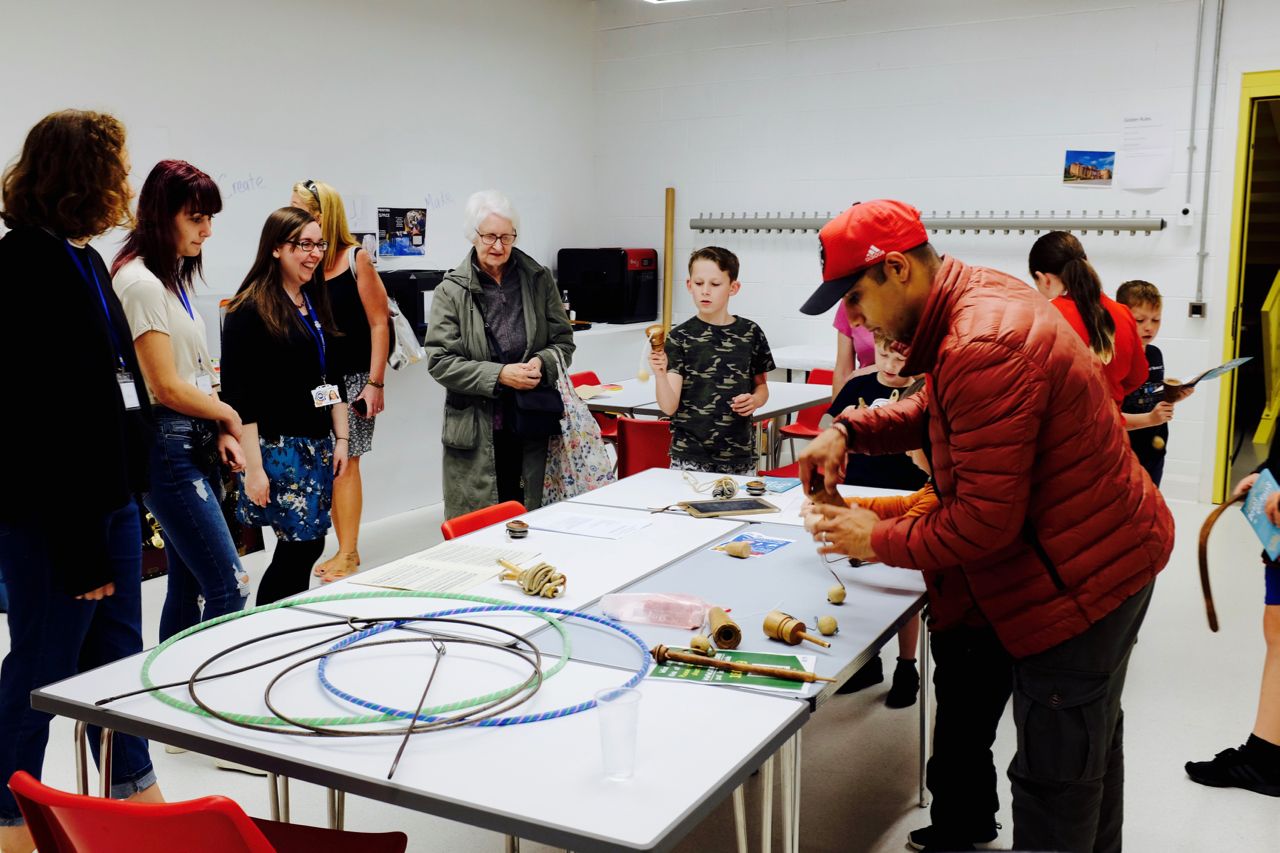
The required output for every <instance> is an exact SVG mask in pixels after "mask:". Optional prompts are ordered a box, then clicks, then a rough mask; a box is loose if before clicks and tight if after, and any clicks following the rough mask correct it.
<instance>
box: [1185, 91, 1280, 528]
mask: <svg viewBox="0 0 1280 853" xmlns="http://www.w3.org/2000/svg"><path fill="white" fill-rule="evenodd" d="M1242 77H1243V79H1242V81H1241V85H1240V126H1239V130H1238V132H1237V139H1236V179H1235V189H1234V190H1233V192H1232V194H1231V244H1230V245H1231V255H1230V261H1229V263H1228V266H1227V295H1226V300H1225V301H1224V305H1226V306H1227V308H1228V310H1226V311H1224V313H1225V314H1226V318H1225V319H1226V334H1225V335H1224V336H1223V352H1224V354H1225V358H1224V359H1223V360H1224V361H1225V360H1227V359H1231V358H1235V357H1236V356H1237V352H1236V348H1237V345H1238V341H1239V340H1240V322H1241V317H1240V312H1239V311H1238V310H1237V308H1238V306H1239V304H1240V297H1241V289H1242V287H1243V282H1242V281H1241V277H1242V276H1243V275H1244V260H1245V258H1244V254H1245V247H1244V235H1245V234H1246V233H1248V229H1249V220H1248V215H1249V167H1250V166H1251V165H1252V157H1251V156H1250V153H1251V152H1250V150H1249V149H1250V146H1251V144H1252V142H1253V121H1254V111H1253V103H1254V101H1256V100H1258V99H1259V98H1280V71H1253V72H1249V73H1246V74H1244V75H1242ZM1204 214H1205V211H1201V216H1203V215H1204ZM1238 376H1239V373H1238V371H1234V370H1233V371H1232V372H1231V373H1228V374H1227V375H1226V376H1224V377H1223V381H1224V385H1223V388H1222V395H1221V397H1220V398H1219V401H1218V443H1217V452H1216V456H1215V461H1214V476H1213V501H1214V503H1222V502H1223V501H1224V500H1226V498H1227V489H1228V488H1230V485H1231V484H1230V483H1229V482H1228V480H1229V479H1230V477H1231V458H1230V457H1231V436H1232V434H1233V432H1234V427H1235V401H1236V380H1237V378H1238Z"/></svg>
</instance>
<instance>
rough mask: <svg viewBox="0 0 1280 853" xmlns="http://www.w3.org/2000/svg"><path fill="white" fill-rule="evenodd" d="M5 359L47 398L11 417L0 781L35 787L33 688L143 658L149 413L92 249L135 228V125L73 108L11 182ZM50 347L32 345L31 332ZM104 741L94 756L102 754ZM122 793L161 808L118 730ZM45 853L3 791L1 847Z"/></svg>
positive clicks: (48, 124) (43, 716)
mask: <svg viewBox="0 0 1280 853" xmlns="http://www.w3.org/2000/svg"><path fill="white" fill-rule="evenodd" d="M2 186H3V190H2V191H3V211H2V212H0V216H2V217H3V219H4V222H5V224H6V225H7V226H9V228H11V229H13V230H11V231H9V233H7V234H6V235H5V237H4V239H3V240H0V294H3V299H4V303H3V308H2V309H0V363H3V364H5V365H8V366H9V367H10V368H11V369H12V370H16V371H17V373H15V374H14V375H15V376H17V375H19V374H20V375H21V376H22V377H23V378H24V380H25V381H26V382H27V385H28V386H29V387H30V388H31V389H32V390H33V392H34V393H35V394H36V396H35V398H33V400H31V401H28V402H26V403H23V404H19V403H18V401H17V400H16V399H15V400H14V402H13V403H12V405H11V409H12V411H10V412H9V413H8V414H7V415H6V417H3V418H0V446H2V447H4V448H6V450H7V451H8V453H7V458H6V462H5V479H6V488H4V489H0V567H3V573H4V579H5V585H6V587H7V589H8V593H9V599H10V608H9V617H8V621H9V642H10V644H9V654H8V655H7V656H6V657H5V659H4V666H3V670H0V780H7V779H8V778H9V777H10V776H11V775H13V773H14V772H15V771H17V770H26V771H27V772H28V773H31V774H32V775H34V776H36V777H39V776H40V772H41V767H42V765H43V764H44V752H45V744H46V743H47V741H48V738H49V719H50V715H49V714H47V713H44V712H41V711H36V710H33V709H32V708H31V700H30V696H31V691H32V690H34V689H37V688H40V687H43V686H45V685H46V684H51V683H53V682H55V681H59V680H61V679H64V678H69V677H70V676H72V675H75V674H76V673H78V672H84V671H87V670H90V669H94V668H95V667H99V666H102V665H104V664H107V663H110V662H112V661H115V660H119V659H120V658H124V657H128V656H129V655H132V654H135V653H137V652H140V651H142V630H141V623H142V532H141V528H140V523H139V515H138V507H137V504H136V503H135V502H134V495H136V494H138V493H140V492H142V491H145V490H146V486H147V451H148V447H149V443H150V404H149V402H148V399H147V388H146V385H145V383H144V382H143V376H142V373H141V372H140V371H139V369H138V363H137V360H136V359H135V358H134V353H133V347H132V346H130V345H129V342H130V340H131V336H130V334H129V324H128V323H127V322H126V320H125V315H124V312H123V311H122V310H121V308H120V302H119V301H118V300H117V299H116V295H115V292H114V291H113V290H112V289H111V276H110V275H109V274H108V272H107V267H106V264H104V263H103V261H102V257H101V256H100V255H99V254H98V253H97V252H96V251H94V250H93V248H92V247H90V246H89V240H90V239H91V238H93V237H96V236H98V235H100V234H103V233H104V232H106V231H109V230H110V229H112V228H115V227H117V226H120V225H125V226H127V225H129V224H130V223H131V217H130V214H129V199H130V191H129V156H128V154H127V153H126V151H125V132H124V126H123V125H121V124H120V122H119V121H118V120H116V119H115V118H113V117H112V116H109V115H104V114H102V113H94V112H83V111H80V110H64V111H62V112H58V113H53V114H51V115H48V116H46V117H45V118H43V119H41V120H40V121H39V122H38V123H37V124H36V126H35V127H33V128H32V129H31V131H30V133H28V134H27V139H26V142H25V143H24V145H23V147H22V153H21V155H19V157H18V159H17V160H16V161H15V162H14V163H13V165H11V166H10V167H9V168H8V169H6V170H5V172H4V177H3V184H2ZM33 334H35V335H37V336H39V337H40V338H41V339H42V340H43V342H44V345H42V346H40V347H39V348H38V350H33V349H32V348H31V343H30V342H31V340H32V335H33ZM98 741H99V737H98V735H97V733H96V732H93V733H91V734H90V737H89V744H90V746H91V748H92V749H93V752H94V757H95V758H96V757H97V754H98ZM111 795H112V796H113V797H117V798H121V799H123V798H126V797H127V798H130V799H134V800H140V801H145V802H159V801H160V799H161V797H160V788H159V786H158V785H157V784H156V776H155V773H154V772H153V770H152V766H151V757H150V755H148V753H147V742H146V741H145V740H143V739H142V738H138V737H132V736H128V735H120V734H117V735H116V737H115V748H114V752H113V758H112V761H111ZM33 847H34V843H33V842H32V840H31V835H30V833H29V832H28V831H27V828H26V826H24V825H23V821H22V814H21V812H20V811H19V810H18V806H17V804H16V803H15V802H14V799H13V795H12V794H10V793H9V789H8V787H7V786H4V785H0V850H3V851H4V853H26V851H30V850H31V849H32V848H33Z"/></svg>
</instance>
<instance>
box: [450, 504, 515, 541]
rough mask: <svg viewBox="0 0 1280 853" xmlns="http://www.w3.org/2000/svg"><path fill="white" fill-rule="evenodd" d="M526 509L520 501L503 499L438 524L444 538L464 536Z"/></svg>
mask: <svg viewBox="0 0 1280 853" xmlns="http://www.w3.org/2000/svg"><path fill="white" fill-rule="evenodd" d="M525 512H527V510H526V509H525V508H524V504H522V503H520V501H504V502H503V503H500V504H494V505H493V506H487V507H485V508H484V509H477V510H472V511H471V512H468V513H465V514H463V515H460V516H458V517H457V518H451V519H449V520H448V521H446V522H445V523H444V524H441V525H440V532H441V533H443V534H444V538H445V539H456V538H457V537H459V536H465V535H466V534H468V533H471V532H473V531H476V530H480V529H482V528H485V527H488V526H489V525H490V524H499V523H500V522H503V521H507V520H509V519H512V518H515V517H516V516H517V515H524V514H525Z"/></svg>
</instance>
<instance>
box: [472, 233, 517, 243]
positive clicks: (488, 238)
mask: <svg viewBox="0 0 1280 853" xmlns="http://www.w3.org/2000/svg"><path fill="white" fill-rule="evenodd" d="M476 236H477V237H479V238H480V242H481V243H484V244H485V245H486V246H492V245H493V244H494V243H497V242H499V241H501V243H502V245H504V246H510V245H511V244H512V243H514V242H515V241H516V235H514V234H481V233H480V232H479V231H477V232H476Z"/></svg>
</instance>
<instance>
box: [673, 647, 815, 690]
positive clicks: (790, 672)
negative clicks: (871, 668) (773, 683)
mask: <svg viewBox="0 0 1280 853" xmlns="http://www.w3.org/2000/svg"><path fill="white" fill-rule="evenodd" d="M650 654H652V655H653V659H654V660H655V661H657V662H658V663H659V664H664V663H668V662H670V661H675V662H677V663H685V664H689V665H690V666H700V667H704V668H709V669H724V670H729V671H730V672H741V673H745V674H747V675H763V676H767V677H769V678H781V679H783V680H785V681H804V682H807V683H813V682H815V681H826V682H830V683H831V684H835V681H836V680H835V679H834V678H824V677H822V676H821V675H818V674H817V673H813V672H809V671H807V670H795V669H787V668H785V667H781V666H765V665H764V664H759V663H746V662H744V661H733V660H720V659H719V658H712V657H707V656H705V655H699V654H694V653H693V652H678V651H675V650H673V649H669V648H667V647H666V646H663V645H657V646H654V647H653V649H652V650H651V651H650Z"/></svg>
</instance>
